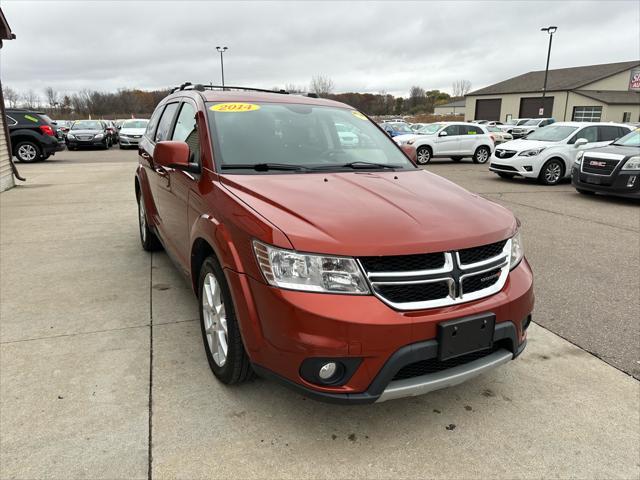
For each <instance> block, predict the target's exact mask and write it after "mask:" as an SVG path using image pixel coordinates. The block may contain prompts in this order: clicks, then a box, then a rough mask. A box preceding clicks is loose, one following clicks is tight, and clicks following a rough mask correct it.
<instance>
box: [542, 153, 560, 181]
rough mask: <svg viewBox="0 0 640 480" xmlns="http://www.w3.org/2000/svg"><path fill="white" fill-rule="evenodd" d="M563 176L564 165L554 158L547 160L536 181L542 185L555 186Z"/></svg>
mask: <svg viewBox="0 0 640 480" xmlns="http://www.w3.org/2000/svg"><path fill="white" fill-rule="evenodd" d="M563 176H564V163H563V162H561V161H560V160H558V159H556V158H552V159H551V160H547V162H546V163H545V164H544V165H543V166H542V169H541V170H540V175H538V181H539V182H540V183H542V184H543V185H557V184H558V183H560V180H562V177H563Z"/></svg>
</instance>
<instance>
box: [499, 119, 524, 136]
mask: <svg viewBox="0 0 640 480" xmlns="http://www.w3.org/2000/svg"><path fill="white" fill-rule="evenodd" d="M529 120H531V119H530V118H512V119H511V120H509V121H507V123H505V124H504V125H496V126H497V127H498V128H499V129H500V130H502V131H503V132H507V133H513V129H514V128H516V127H521V126H522V125H524V124H525V123H527V122H528V121H529Z"/></svg>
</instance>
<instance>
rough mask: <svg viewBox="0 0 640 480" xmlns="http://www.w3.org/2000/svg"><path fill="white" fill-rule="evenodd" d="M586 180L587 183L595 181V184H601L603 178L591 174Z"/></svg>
mask: <svg viewBox="0 0 640 480" xmlns="http://www.w3.org/2000/svg"><path fill="white" fill-rule="evenodd" d="M585 181H586V182H587V183H593V184H594V185H600V183H601V180H600V179H599V178H598V177H591V176H587V177H586V178H585Z"/></svg>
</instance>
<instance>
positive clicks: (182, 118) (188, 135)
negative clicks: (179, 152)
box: [171, 103, 200, 164]
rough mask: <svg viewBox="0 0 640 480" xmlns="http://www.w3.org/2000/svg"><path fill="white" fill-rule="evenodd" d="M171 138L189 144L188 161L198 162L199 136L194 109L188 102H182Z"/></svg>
mask: <svg viewBox="0 0 640 480" xmlns="http://www.w3.org/2000/svg"><path fill="white" fill-rule="evenodd" d="M171 140H175V141H178V142H185V143H186V144H187V145H189V151H190V152H191V155H190V157H191V158H190V159H189V161H190V162H193V163H198V164H200V138H199V137H198V128H197V123H196V110H195V108H194V107H193V105H191V104H190V103H183V104H182V108H181V109H180V114H179V115H178V119H177V120H176V126H175V128H174V129H173V135H172V136H171Z"/></svg>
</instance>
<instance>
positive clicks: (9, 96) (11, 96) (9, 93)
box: [2, 86, 20, 108]
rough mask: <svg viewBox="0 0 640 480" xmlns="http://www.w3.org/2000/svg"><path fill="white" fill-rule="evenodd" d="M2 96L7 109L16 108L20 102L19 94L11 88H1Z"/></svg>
mask: <svg viewBox="0 0 640 480" xmlns="http://www.w3.org/2000/svg"><path fill="white" fill-rule="evenodd" d="M2 95H3V97H4V102H5V105H6V106H7V107H9V108H16V107H17V106H18V102H19V101H20V94H19V93H18V92H16V91H15V90H14V89H13V88H11V87H6V86H5V87H2Z"/></svg>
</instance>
